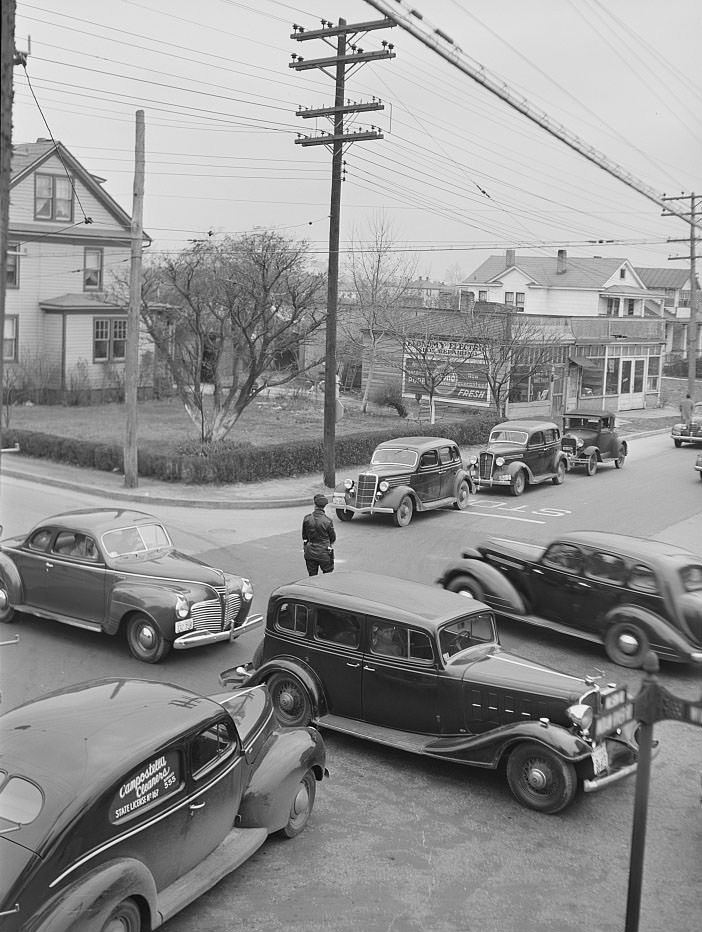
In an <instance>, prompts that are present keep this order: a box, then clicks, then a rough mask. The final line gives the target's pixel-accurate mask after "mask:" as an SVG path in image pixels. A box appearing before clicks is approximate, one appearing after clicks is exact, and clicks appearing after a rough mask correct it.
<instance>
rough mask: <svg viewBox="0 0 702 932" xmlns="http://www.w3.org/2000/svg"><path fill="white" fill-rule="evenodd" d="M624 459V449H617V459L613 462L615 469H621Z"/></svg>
mask: <svg viewBox="0 0 702 932" xmlns="http://www.w3.org/2000/svg"><path fill="white" fill-rule="evenodd" d="M625 459H626V450H625V449H624V447H619V451H618V452H617V458H616V459H615V461H614V466H615V468H616V469H621V468H622V466H623V465H624V460H625Z"/></svg>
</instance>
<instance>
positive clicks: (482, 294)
mask: <svg viewBox="0 0 702 932" xmlns="http://www.w3.org/2000/svg"><path fill="white" fill-rule="evenodd" d="M487 299H488V296H487V291H479V292H478V301H487Z"/></svg>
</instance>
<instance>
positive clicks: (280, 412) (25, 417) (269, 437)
mask: <svg viewBox="0 0 702 932" xmlns="http://www.w3.org/2000/svg"><path fill="white" fill-rule="evenodd" d="M341 400H342V403H343V405H344V408H345V413H344V417H343V418H342V419H341V420H340V421H338V422H337V426H336V430H337V435H339V436H342V435H344V434H357V433H360V432H362V431H365V430H372V429H377V428H382V427H385V426H387V425H390V426H392V427H397V425H398V422H399V421H400V418H399V416H398V415H397V414H395V412H394V411H392V410H390V409H387V414H386V413H385V412H384V411H383V412H378V413H376V412H373V413H369V414H365V415H364V414H362V413H361V406H360V401H359V399H358V398H357V397H355V396H352V395H342V398H341ZM126 416H127V415H126V409H125V406H124V405H123V404H107V405H94V406H88V407H64V406H62V405H34V406H26V407H25V406H24V405H20V406H18V407H14V408H12V409H11V413H10V423H9V425H5V426H9V427H10V428H11V429H12V428H14V429H16V430H31V431H38V432H41V433H47V434H55V435H57V436H60V437H69V438H74V439H76V438H80V439H84V440H92V441H96V442H99V443H110V444H117V445H121V444H123V443H124V438H125V431H126ZM323 420H324V411H323V399H322V398H319V399H316V400H315V399H312V398H307V397H304V398H300V397H297V398H293V397H285V396H283V397H275V398H271V399H270V400H267V401H263V400H262V401H254V402H253V403H252V404H251V405H250V406H249V407H248V408H247V409H246V411H244V413H243V415H242V416H241V417H240V418H239V420H238V421H237V423H236V425H235V427H234V429H233V430H232V431H231V432H230V433H229V435H228V437H227V440H229V441H234V442H236V441H241V442H245V443H250V444H253V445H255V446H265V445H266V444H269V443H281V442H284V441H286V440H291V441H292V440H300V439H309V440H313V439H319V440H321V439H322V436H323ZM137 422H138V445H139V448H140V449H142V450H145V451H148V452H153V453H175V452H177V451H178V449H179V448H180V447H181V446H182V445H183V444H186V443H189V444H192V443H193V442H198V441H199V438H200V430H199V428H198V427H196V426H195V425H194V424H193V422H192V421H191V420H190V418H189V417H188V415H187V414H186V413H185V410H184V408H183V405H182V404H181V402H180V401H179V400H177V399H175V398H169V399H164V400H161V401H149V402H142V403H140V404H139V410H138V415H137ZM3 423H4V422H3Z"/></svg>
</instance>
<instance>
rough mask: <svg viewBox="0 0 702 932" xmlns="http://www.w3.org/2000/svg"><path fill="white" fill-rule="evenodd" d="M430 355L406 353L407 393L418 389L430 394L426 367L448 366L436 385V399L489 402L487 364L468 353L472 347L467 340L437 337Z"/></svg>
mask: <svg viewBox="0 0 702 932" xmlns="http://www.w3.org/2000/svg"><path fill="white" fill-rule="evenodd" d="M431 349H432V354H431V355H430V356H422V358H421V359H417V358H414V357H413V355H412V353H411V352H410V353H407V352H406V351H405V353H404V354H403V360H402V362H403V386H402V392H403V394H404V395H409V396H414V395H415V394H417V393H418V392H421V394H423V395H426V394H427V388H426V385H425V381H426V376H427V371H431V370H438V371H439V372H443V371H444V370H446V369H447V370H448V371H447V373H446V376H445V378H443V379H442V380H441V382H440V383H439V384H438V385H437V386H436V387H435V389H434V398H435V399H436V400H440V401H444V402H450V403H451V404H459V405H461V404H463V405H482V406H484V407H488V405H489V404H490V391H489V388H488V383H487V379H486V378H485V375H484V366H483V364H482V363H480V362H478V360H475V361H473V360H471V359H468V358H466V357H468V356H469V355H470V353H471V347H470V346H469V345H467V344H465V343H453V342H452V341H448V340H447V341H439V340H437V341H436V347H434V346H432V347H431Z"/></svg>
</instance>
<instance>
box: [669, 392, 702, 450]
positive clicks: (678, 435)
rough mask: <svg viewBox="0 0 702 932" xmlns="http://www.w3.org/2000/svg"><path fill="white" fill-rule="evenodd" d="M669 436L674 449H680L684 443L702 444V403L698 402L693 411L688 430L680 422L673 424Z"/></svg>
mask: <svg viewBox="0 0 702 932" xmlns="http://www.w3.org/2000/svg"><path fill="white" fill-rule="evenodd" d="M670 436H671V437H672V438H673V443H674V444H675V446H676V447H681V446H682V445H683V444H684V443H702V401H698V402H697V404H696V405H695V407H694V409H693V412H692V421H691V424H690V428H689V429H688V428H687V427H686V426H685V424H683V423H682V421H681V422H680V423H679V424H673V429H672V431H671V432H670Z"/></svg>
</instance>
